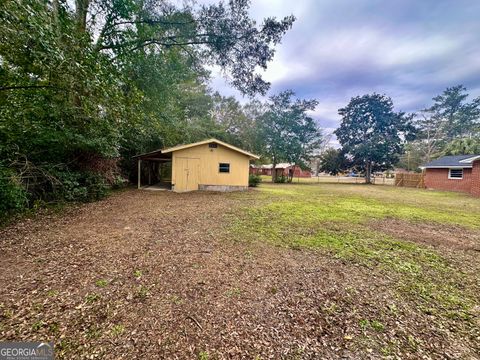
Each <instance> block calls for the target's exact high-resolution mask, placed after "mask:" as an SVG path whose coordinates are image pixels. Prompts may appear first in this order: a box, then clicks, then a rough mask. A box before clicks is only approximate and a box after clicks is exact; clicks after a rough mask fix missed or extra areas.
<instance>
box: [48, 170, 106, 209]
mask: <svg viewBox="0 0 480 360" xmlns="http://www.w3.org/2000/svg"><path fill="white" fill-rule="evenodd" d="M53 175H54V176H55V177H56V178H57V180H58V182H59V185H57V186H56V187H55V189H54V191H53V192H54V193H53V196H54V197H55V198H59V199H61V200H65V201H83V202H85V201H93V200H99V199H102V198H104V197H105V196H106V195H107V194H108V190H109V188H110V187H109V186H108V184H107V182H106V181H105V179H104V178H103V177H102V176H101V175H98V174H94V173H89V172H80V171H68V170H62V171H56V172H55V173H54V174H53Z"/></svg>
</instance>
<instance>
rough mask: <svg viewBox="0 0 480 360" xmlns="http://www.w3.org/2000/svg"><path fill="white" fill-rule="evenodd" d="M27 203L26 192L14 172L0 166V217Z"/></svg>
mask: <svg viewBox="0 0 480 360" xmlns="http://www.w3.org/2000/svg"><path fill="white" fill-rule="evenodd" d="M27 205H28V194H27V192H26V191H25V189H24V188H23V186H22V184H21V182H20V181H19V180H18V179H16V178H15V176H14V173H13V172H12V171H9V170H7V169H1V168H0V217H2V218H3V217H5V216H7V215H9V214H11V213H13V212H17V211H21V210H23V209H24V208H26V207H27Z"/></svg>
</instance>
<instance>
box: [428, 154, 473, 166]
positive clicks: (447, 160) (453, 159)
mask: <svg viewBox="0 0 480 360" xmlns="http://www.w3.org/2000/svg"><path fill="white" fill-rule="evenodd" d="M479 157H480V155H451V156H443V157H441V158H438V159H436V160H433V161H430V162H429V163H427V164H425V165H423V166H422V167H421V168H422V169H436V168H437V169H438V168H440V169H441V168H471V167H472V162H473V161H474V160H476V159H477V158H479Z"/></svg>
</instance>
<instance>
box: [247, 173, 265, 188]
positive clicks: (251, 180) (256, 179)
mask: <svg viewBox="0 0 480 360" xmlns="http://www.w3.org/2000/svg"><path fill="white" fill-rule="evenodd" d="M261 182H262V177H261V176H260V175H255V174H250V176H249V177H248V186H250V187H257V186H258V184H260V183H261Z"/></svg>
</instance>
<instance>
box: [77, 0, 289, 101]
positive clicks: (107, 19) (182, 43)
mask: <svg viewBox="0 0 480 360" xmlns="http://www.w3.org/2000/svg"><path fill="white" fill-rule="evenodd" d="M75 3H76V6H75V10H76V22H77V25H78V26H77V28H78V29H79V31H82V30H83V31H84V33H85V34H86V36H88V37H89V38H90V39H91V41H92V42H93V44H94V46H95V49H96V50H97V51H99V52H102V53H104V54H106V55H108V56H109V57H110V58H112V59H113V60H115V61H119V62H121V61H123V59H125V58H127V59H128V58H129V57H130V56H131V54H134V53H136V52H139V51H144V52H147V53H148V52H163V51H165V50H168V49H171V48H178V49H179V50H180V51H182V52H184V53H185V54H186V55H187V56H189V57H191V58H192V60H193V61H194V62H195V63H196V64H197V65H199V66H203V64H210V65H217V66H219V67H220V68H221V69H222V70H224V71H225V72H226V73H228V74H229V78H230V82H231V84H232V85H233V86H234V87H236V88H237V89H239V90H240V91H241V92H242V93H244V94H248V95H255V94H257V93H261V94H265V92H266V91H267V90H268V88H269V83H267V82H265V81H264V80H263V79H262V78H261V76H260V75H258V73H256V72H255V70H256V69H257V68H262V69H266V68H267V64H268V62H269V61H270V60H272V58H273V55H274V46H275V45H276V44H278V43H279V42H280V40H281V38H282V36H283V34H284V33H285V32H286V31H287V30H288V29H290V28H291V26H292V24H293V22H294V21H295V17H294V16H287V17H285V18H283V19H281V20H276V19H275V18H273V17H272V18H267V19H265V20H264V21H263V23H262V24H261V25H260V26H257V24H256V22H255V21H254V20H253V19H251V18H250V16H249V7H250V2H249V1H247V0H230V1H229V2H228V3H227V4H225V3H224V2H219V3H218V4H211V5H201V6H199V7H197V6H189V5H185V6H183V7H182V6H179V5H177V4H175V3H170V2H167V1H161V2H159V1H158V0H146V1H139V2H136V1H132V0H119V1H113V2H112V1H108V0H76V2H75ZM88 17H92V18H93V20H92V21H91V22H90V23H88V22H87V21H86V19H87V18H88ZM88 25H90V26H88ZM97 33H98V34H99V35H98V36H96V34H97Z"/></svg>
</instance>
